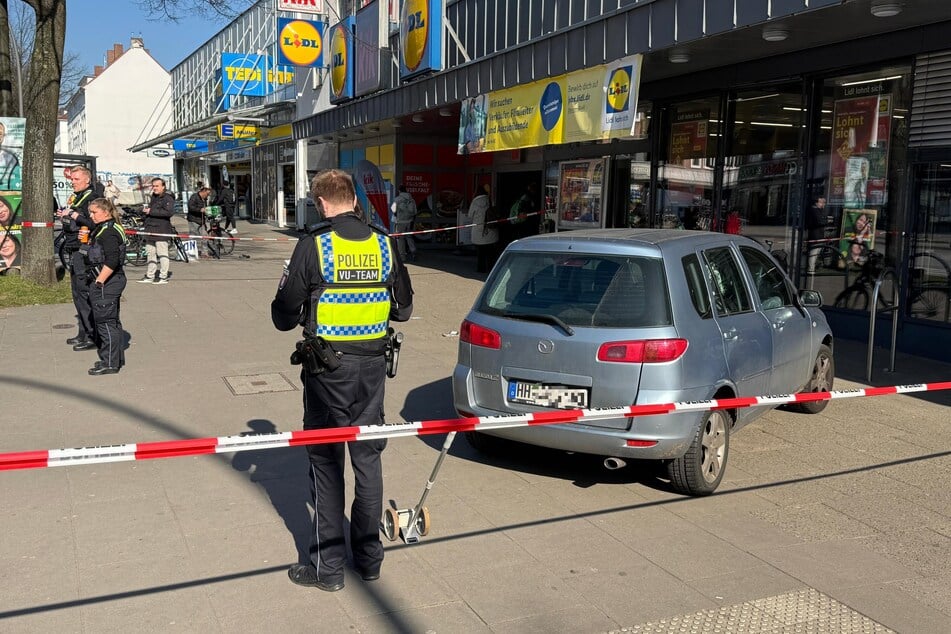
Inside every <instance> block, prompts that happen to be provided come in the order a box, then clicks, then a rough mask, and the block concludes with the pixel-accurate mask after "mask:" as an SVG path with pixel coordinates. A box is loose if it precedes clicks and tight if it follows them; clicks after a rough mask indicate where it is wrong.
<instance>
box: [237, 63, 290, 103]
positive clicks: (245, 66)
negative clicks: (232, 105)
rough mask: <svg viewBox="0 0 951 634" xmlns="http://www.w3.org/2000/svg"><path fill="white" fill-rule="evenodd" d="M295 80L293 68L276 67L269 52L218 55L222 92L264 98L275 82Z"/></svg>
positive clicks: (272, 88)
mask: <svg viewBox="0 0 951 634" xmlns="http://www.w3.org/2000/svg"><path fill="white" fill-rule="evenodd" d="M293 81H294V69H293V68H288V67H287V66H275V65H274V62H273V61H272V60H271V56H270V55H259V54H256V53H222V54H221V92H222V94H225V95H248V96H251V97H264V96H265V95H269V94H271V93H272V92H274V89H275V87H276V86H278V85H283V84H290V83H292V82H293Z"/></svg>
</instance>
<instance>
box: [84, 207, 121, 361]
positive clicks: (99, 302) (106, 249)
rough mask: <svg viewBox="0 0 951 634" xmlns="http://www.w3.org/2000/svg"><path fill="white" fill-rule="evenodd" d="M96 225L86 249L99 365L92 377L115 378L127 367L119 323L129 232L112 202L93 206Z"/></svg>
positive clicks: (91, 309)
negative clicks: (106, 375) (126, 230)
mask: <svg viewBox="0 0 951 634" xmlns="http://www.w3.org/2000/svg"><path fill="white" fill-rule="evenodd" d="M89 212H90V214H91V216H92V219H93V221H94V222H95V223H96V226H95V228H94V229H93V230H92V234H91V239H90V241H89V247H88V248H83V249H82V253H83V256H84V258H85V265H86V275H87V280H88V293H87V295H88V297H89V309H90V312H91V313H92V321H93V325H94V327H95V330H96V346H97V348H98V351H99V361H97V362H96V364H95V365H94V366H93V367H92V368H90V369H89V374H91V375H93V376H98V375H100V374H115V373H116V372H118V371H119V369H120V368H122V366H123V365H125V352H124V350H123V344H124V343H125V341H124V337H125V335H124V333H123V331H122V323H121V322H120V321H119V302H120V299H121V297H122V291H123V290H125V285H126V278H125V272H124V271H123V269H122V266H123V264H124V263H125V229H123V227H122V225H121V224H119V220H120V218H121V216H120V215H119V212H118V210H116V208H115V205H113V204H112V201H110V200H109V199H108V198H97V199H96V200H94V201H92V202H91V203H90V204H89Z"/></svg>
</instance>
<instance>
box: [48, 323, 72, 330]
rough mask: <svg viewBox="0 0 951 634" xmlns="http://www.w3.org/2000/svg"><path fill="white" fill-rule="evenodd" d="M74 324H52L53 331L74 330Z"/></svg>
mask: <svg viewBox="0 0 951 634" xmlns="http://www.w3.org/2000/svg"><path fill="white" fill-rule="evenodd" d="M75 327H76V324H53V330H66V329H67V328H75Z"/></svg>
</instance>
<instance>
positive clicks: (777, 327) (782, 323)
mask: <svg viewBox="0 0 951 634" xmlns="http://www.w3.org/2000/svg"><path fill="white" fill-rule="evenodd" d="M785 325H786V322H785V320H783V321H774V322H773V330H782V329H783V327H784V326H785Z"/></svg>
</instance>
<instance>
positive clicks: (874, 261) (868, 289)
mask: <svg viewBox="0 0 951 634" xmlns="http://www.w3.org/2000/svg"><path fill="white" fill-rule="evenodd" d="M867 254H868V255H866V256H865V258H864V259H863V260H862V261H861V263H858V262H856V263H852V264H857V265H858V266H859V274H858V276H857V277H856V278H855V280H854V281H853V282H852V283H851V284H850V285H849V286H848V287H846V289H845V290H844V291H842V292H841V293H839V294H838V296H836V298H835V302H833V304H832V305H833V306H835V307H836V308H848V309H850V310H860V311H867V310H869V302H870V299H869V298H870V297H871V296H872V292H873V289H874V288H875V283H876V282H877V281H878V277H879V275H881V274H882V271H884V270H885V256H884V255H883V254H881V253H879V252H878V251H867ZM890 283H891V284H894V283H895V282H894V280H891V282H890ZM887 285H888V283H887V282H886V283H883V285H882V287H880V289H879V293H878V302H877V306H876V310H882V309H887V308H891V307H892V306H894V303H893V301H892V298H893V296H894V295H893V293H892V291H893V290H894V289H893V288H886V286H887Z"/></svg>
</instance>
